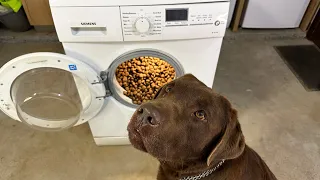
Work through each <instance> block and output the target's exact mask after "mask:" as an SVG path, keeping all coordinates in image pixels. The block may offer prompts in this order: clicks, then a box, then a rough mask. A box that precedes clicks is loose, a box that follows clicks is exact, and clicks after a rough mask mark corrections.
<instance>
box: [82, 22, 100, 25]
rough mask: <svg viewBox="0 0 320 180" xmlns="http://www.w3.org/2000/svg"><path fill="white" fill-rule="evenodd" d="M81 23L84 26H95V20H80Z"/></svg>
mask: <svg viewBox="0 0 320 180" xmlns="http://www.w3.org/2000/svg"><path fill="white" fill-rule="evenodd" d="M81 25H84V26H88V25H89V26H95V25H97V23H95V22H82V23H81Z"/></svg>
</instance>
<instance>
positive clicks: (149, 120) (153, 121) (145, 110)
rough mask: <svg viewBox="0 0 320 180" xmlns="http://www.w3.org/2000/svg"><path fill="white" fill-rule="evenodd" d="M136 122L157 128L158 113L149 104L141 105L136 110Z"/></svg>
mask: <svg viewBox="0 0 320 180" xmlns="http://www.w3.org/2000/svg"><path fill="white" fill-rule="evenodd" d="M137 113H138V120H139V121H140V122H141V123H142V125H150V126H154V127H155V126H158V125H159V118H160V116H159V112H158V111H157V109H156V108H155V107H153V106H152V105H150V104H144V105H141V106H140V107H139V108H138V112H137Z"/></svg>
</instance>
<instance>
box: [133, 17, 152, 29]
mask: <svg viewBox="0 0 320 180" xmlns="http://www.w3.org/2000/svg"><path fill="white" fill-rule="evenodd" d="M134 27H135V28H136V30H137V31H138V32H139V33H146V32H148V31H149V30H150V27H151V24H150V22H149V20H148V19H147V18H144V17H141V18H138V19H137V20H136V22H135V23H134Z"/></svg>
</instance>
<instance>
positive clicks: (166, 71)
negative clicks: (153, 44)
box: [116, 56, 176, 105]
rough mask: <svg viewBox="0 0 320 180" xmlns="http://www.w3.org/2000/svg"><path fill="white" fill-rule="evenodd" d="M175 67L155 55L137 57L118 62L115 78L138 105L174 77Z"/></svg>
mask: <svg viewBox="0 0 320 180" xmlns="http://www.w3.org/2000/svg"><path fill="white" fill-rule="evenodd" d="M175 74H176V73H175V69H174V68H173V67H172V66H171V65H170V64H169V63H167V62H166V61H164V60H161V59H160V58H157V57H150V56H145V57H138V58H133V59H131V60H128V61H126V62H124V63H122V64H120V65H119V66H118V68H117V70H116V78H117V81H118V83H119V85H120V86H121V87H122V88H123V89H124V92H123V94H124V95H126V96H127V97H129V98H130V99H132V103H134V104H138V105H140V104H141V103H143V102H147V101H149V100H151V99H153V98H154V96H155V94H156V92H157V91H158V90H159V89H160V87H161V86H163V85H164V84H166V83H168V82H170V81H172V80H173V79H174V78H175Z"/></svg>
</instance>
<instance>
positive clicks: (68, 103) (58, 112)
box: [11, 67, 91, 131]
mask: <svg viewBox="0 0 320 180" xmlns="http://www.w3.org/2000/svg"><path fill="white" fill-rule="evenodd" d="M11 97H12V100H13V102H14V103H15V106H16V109H17V114H18V116H19V118H20V120H21V121H22V122H23V123H25V124H27V125H29V126H31V127H33V128H36V129H39V130H47V131H59V130H62V129H66V128H69V127H71V126H73V125H75V124H76V123H77V122H78V120H79V119H80V117H81V114H82V113H83V111H85V110H86V108H87V107H88V106H89V105H90V102H91V93H90V90H89V87H88V86H87V85H86V83H85V82H84V81H83V80H82V79H80V78H79V77H77V76H75V75H73V74H72V73H70V72H68V71H65V70H61V69H57V68H48V67H46V68H37V69H33V70H29V71H26V72H24V73H23V74H21V75H19V76H18V77H17V78H16V79H15V81H14V83H13V85H12V87H11Z"/></svg>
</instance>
